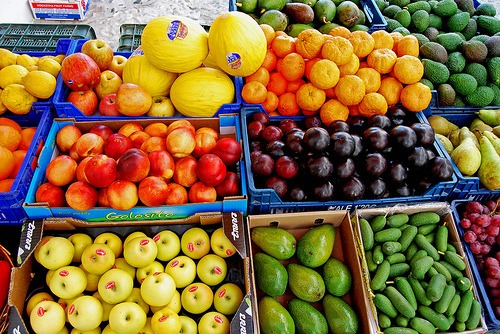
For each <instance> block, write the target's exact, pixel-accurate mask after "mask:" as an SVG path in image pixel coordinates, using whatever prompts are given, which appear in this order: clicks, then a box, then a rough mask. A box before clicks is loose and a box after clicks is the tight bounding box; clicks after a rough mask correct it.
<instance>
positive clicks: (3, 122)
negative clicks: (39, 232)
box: [0, 117, 22, 132]
mask: <svg viewBox="0 0 500 334" xmlns="http://www.w3.org/2000/svg"><path fill="white" fill-rule="evenodd" d="M0 125H8V126H12V127H13V128H14V129H16V130H17V131H18V132H21V130H22V128H21V126H20V125H19V124H17V122H16V121H13V120H11V119H10V118H7V117H0Z"/></svg>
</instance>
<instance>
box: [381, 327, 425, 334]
mask: <svg viewBox="0 0 500 334" xmlns="http://www.w3.org/2000/svg"><path fill="white" fill-rule="evenodd" d="M384 334H418V332H417V331H416V330H414V329H411V328H406V327H389V328H386V329H385V330H384Z"/></svg>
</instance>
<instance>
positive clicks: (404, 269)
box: [389, 262, 410, 278]
mask: <svg viewBox="0 0 500 334" xmlns="http://www.w3.org/2000/svg"><path fill="white" fill-rule="evenodd" d="M409 271H410V265H409V264H408V263H403V262H402V263H395V264H391V268H390V269H389V278H394V277H398V276H403V275H405V274H407V273H408V272H409Z"/></svg>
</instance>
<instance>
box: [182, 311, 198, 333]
mask: <svg viewBox="0 0 500 334" xmlns="http://www.w3.org/2000/svg"><path fill="white" fill-rule="evenodd" d="M179 318H181V331H180V333H182V334H198V324H197V323H196V321H194V319H192V318H190V317H188V316H185V315H181V316H180V317H179Z"/></svg>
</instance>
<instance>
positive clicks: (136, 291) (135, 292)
mask: <svg viewBox="0 0 500 334" xmlns="http://www.w3.org/2000/svg"><path fill="white" fill-rule="evenodd" d="M125 301H126V302H134V303H137V304H139V306H140V307H142V309H143V310H144V312H145V313H146V314H148V312H149V304H148V303H146V302H145V301H144V299H142V296H141V289H140V288H133V289H132V293H131V294H130V296H128V298H127V299H125Z"/></svg>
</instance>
